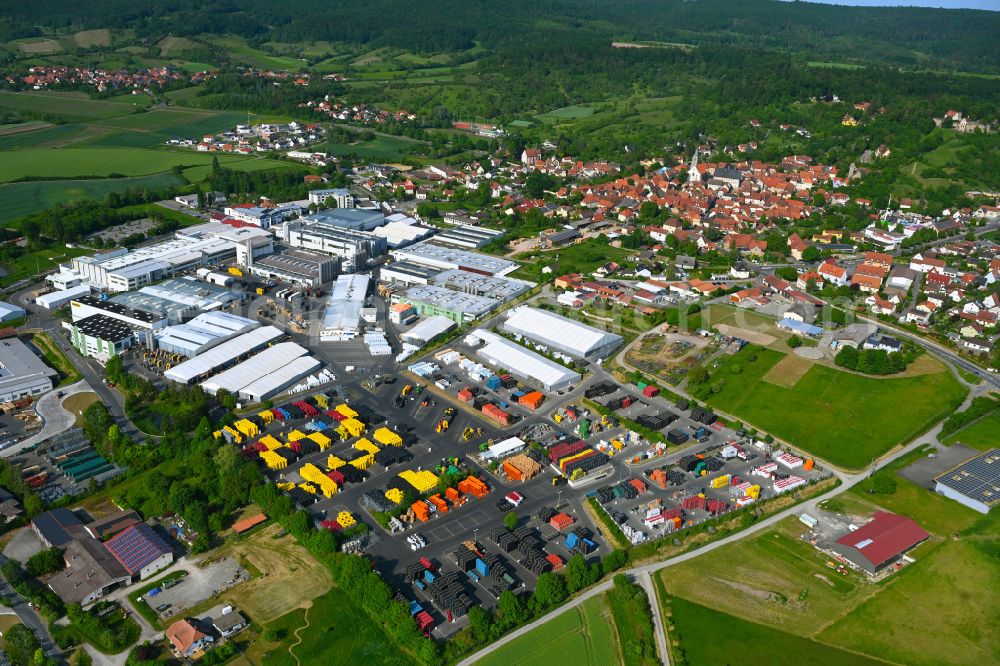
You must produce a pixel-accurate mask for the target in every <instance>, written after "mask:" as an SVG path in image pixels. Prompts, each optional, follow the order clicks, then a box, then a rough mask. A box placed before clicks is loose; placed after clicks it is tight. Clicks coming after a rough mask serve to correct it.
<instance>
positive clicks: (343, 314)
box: [319, 274, 369, 342]
mask: <svg viewBox="0 0 1000 666" xmlns="http://www.w3.org/2000/svg"><path fill="white" fill-rule="evenodd" d="M368 282H369V277H368V276H367V275H364V274H354V275H341V276H340V277H338V278H337V282H336V284H334V285H333V290H332V291H331V292H330V297H329V298H328V299H327V303H326V310H324V312H323V321H322V323H321V324H320V331H319V339H320V342H338V341H343V340H350V339H351V338H354V337H356V336H357V335H358V334H360V333H361V310H362V309H363V308H364V307H365V301H366V299H367V297H368Z"/></svg>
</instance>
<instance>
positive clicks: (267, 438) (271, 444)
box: [260, 435, 284, 451]
mask: <svg viewBox="0 0 1000 666" xmlns="http://www.w3.org/2000/svg"><path fill="white" fill-rule="evenodd" d="M260 443H261V444H263V445H264V446H266V447H267V450H268V451H274V450H275V449H280V448H281V447H282V446H284V444H282V443H281V442H279V441H278V440H277V438H275V437H274V435H264V436H263V437H261V438H260Z"/></svg>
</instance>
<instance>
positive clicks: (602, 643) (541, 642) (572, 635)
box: [479, 596, 621, 666]
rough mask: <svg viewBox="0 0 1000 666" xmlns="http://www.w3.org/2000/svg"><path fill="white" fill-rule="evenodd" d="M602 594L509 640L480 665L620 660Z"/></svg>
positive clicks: (600, 665) (588, 665) (591, 664)
mask: <svg viewBox="0 0 1000 666" xmlns="http://www.w3.org/2000/svg"><path fill="white" fill-rule="evenodd" d="M609 616H610V611H609V610H608V607H607V603H606V600H605V598H604V597H603V596H601V597H595V598H592V599H588V600H587V601H585V602H583V603H582V604H581V605H580V606H577V607H576V608H574V609H573V610H571V611H567V612H566V613H563V614H562V615H560V616H559V617H557V618H555V619H554V620H551V621H549V622H547V623H545V624H544V625H542V626H541V627H538V628H537V629H534V630H532V631H530V632H528V633H527V634H525V635H524V636H521V637H519V638H517V639H515V640H513V641H508V642H506V643H505V644H504V645H503V647H501V648H500V649H498V650H496V651H495V652H491V653H490V654H489V655H487V656H486V657H485V658H483V659H481V660H480V661H479V664H480V665H481V666H551V665H552V664H564V663H572V664H576V665H579V666H606V665H607V664H617V663H621V656H620V654H619V652H618V647H617V646H616V644H615V638H614V635H613V633H612V625H611V621H610V617H609Z"/></svg>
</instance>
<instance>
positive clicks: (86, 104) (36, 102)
mask: <svg viewBox="0 0 1000 666" xmlns="http://www.w3.org/2000/svg"><path fill="white" fill-rule="evenodd" d="M0 108H4V109H11V110H15V111H34V112H36V113H47V114H50V115H53V116H58V117H60V118H64V119H65V120H67V121H68V122H85V121H88V120H98V119H101V118H113V117H115V116H127V115H129V114H131V113H132V112H133V110H134V109H133V107H132V105H129V104H127V103H122V102H106V101H103V100H96V99H90V98H89V97H87V96H86V95H84V94H83V93H53V92H19V93H14V92H0Z"/></svg>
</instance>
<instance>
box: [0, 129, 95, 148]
mask: <svg viewBox="0 0 1000 666" xmlns="http://www.w3.org/2000/svg"><path fill="white" fill-rule="evenodd" d="M91 135H92V132H91V131H90V130H88V128H87V126H86V125H55V126H54V127H46V128H44V129H37V130H32V131H30V132H19V133H17V134H8V135H6V136H0V151H4V150H17V149H19V148H48V147H58V146H63V145H66V144H68V143H73V142H76V141H82V140H84V139H86V138H87V137H89V136H91Z"/></svg>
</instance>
